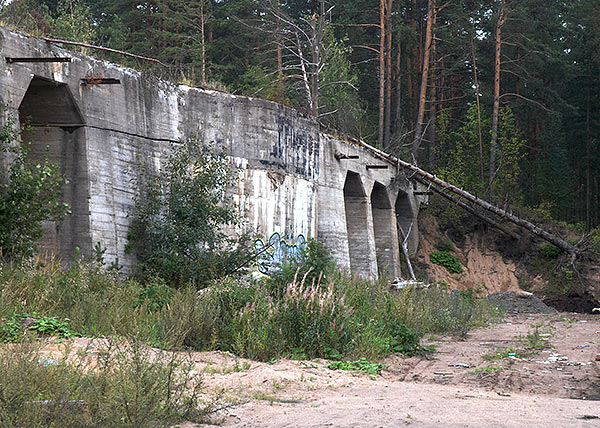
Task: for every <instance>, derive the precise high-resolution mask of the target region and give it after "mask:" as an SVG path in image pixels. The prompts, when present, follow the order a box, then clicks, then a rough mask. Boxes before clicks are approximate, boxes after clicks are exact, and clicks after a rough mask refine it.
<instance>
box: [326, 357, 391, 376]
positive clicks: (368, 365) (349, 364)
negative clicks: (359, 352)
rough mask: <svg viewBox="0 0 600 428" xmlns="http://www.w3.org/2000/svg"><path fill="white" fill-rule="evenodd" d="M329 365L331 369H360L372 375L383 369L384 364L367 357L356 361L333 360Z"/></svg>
mask: <svg viewBox="0 0 600 428" xmlns="http://www.w3.org/2000/svg"><path fill="white" fill-rule="evenodd" d="M327 367H328V368H329V369H331V370H349V371H358V372H363V373H366V374H370V375H378V374H380V373H381V371H382V370H383V364H381V363H373V362H371V361H369V360H367V359H366V358H360V359H359V360H356V361H332V362H331V363H329V364H328V365H327Z"/></svg>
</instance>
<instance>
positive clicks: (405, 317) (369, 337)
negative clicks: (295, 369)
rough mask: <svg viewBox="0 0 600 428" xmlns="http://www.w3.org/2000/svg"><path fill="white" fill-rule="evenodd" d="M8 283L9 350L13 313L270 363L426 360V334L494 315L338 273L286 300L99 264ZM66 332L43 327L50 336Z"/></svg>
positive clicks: (455, 330)
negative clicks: (134, 276) (142, 278)
mask: <svg viewBox="0 0 600 428" xmlns="http://www.w3.org/2000/svg"><path fill="white" fill-rule="evenodd" d="M0 284H1V286H2V294H1V295H0V318H3V319H5V320H6V322H5V323H3V324H2V326H1V327H0V337H2V340H3V341H11V342H14V341H20V340H21V339H22V338H23V335H24V334H25V333H26V331H24V329H23V328H22V323H21V320H20V319H19V320H17V319H13V314H23V313H29V314H32V313H34V312H36V313H43V314H48V316H47V317H45V318H46V319H49V318H53V319H54V320H64V319H67V318H68V319H69V320H70V321H69V324H68V326H64V325H63V326H62V327H66V328H68V330H69V331H72V332H78V333H81V334H82V335H87V336H110V335H120V336H129V335H131V334H133V333H135V335H136V337H138V338H140V339H143V340H144V341H146V342H147V343H150V344H152V345H154V346H158V347H161V348H166V349H181V348H189V349H197V350H209V349H218V350H223V351H230V352H235V353H237V354H238V355H240V356H243V357H250V358H255V359H261V360H266V361H269V360H271V359H273V358H280V357H284V356H290V355H292V356H295V357H297V358H313V357H326V358H331V359H338V360H342V359H343V358H360V357H365V358H368V359H370V360H376V359H378V358H382V357H385V356H386V355H389V354H390V353H394V352H401V353H404V354H407V355H415V354H422V353H426V352H428V350H427V349H424V348H423V347H422V346H421V345H420V343H419V342H420V338H421V335H422V334H423V333H452V334H458V335H464V334H465V333H466V331H468V329H469V328H471V327H473V326H478V325H481V324H482V323H484V322H486V321H487V320H488V319H489V318H490V317H492V316H495V312H494V311H493V309H492V307H491V306H489V305H486V304H485V302H482V301H481V300H479V299H476V298H475V297H474V296H471V297H468V296H466V295H465V296H462V295H453V294H449V293H447V292H446V291H444V290H441V289H437V288H432V289H429V290H412V289H405V290H401V291H400V292H398V293H390V292H389V291H388V290H387V283H386V281H379V282H372V281H367V280H361V279H357V278H355V277H352V276H349V275H346V274H343V273H339V272H338V273H336V274H335V275H333V276H332V277H331V278H330V279H329V282H328V283H327V284H323V283H319V282H315V283H314V284H312V283H310V284H309V283H308V282H306V281H305V282H302V279H298V278H297V279H296V281H292V282H291V283H290V284H288V286H287V287H286V288H285V289H284V290H283V291H282V292H278V291H275V290H271V289H270V288H269V287H267V286H265V284H264V283H262V282H253V283H243V282H240V281H239V280H238V281H235V280H233V279H231V278H225V279H220V280H217V281H213V282H211V285H210V287H207V288H205V289H202V290H200V291H198V290H197V288H196V287H194V286H188V287H185V288H180V289H177V290H175V289H169V288H166V287H165V284H164V282H162V281H161V280H153V281H152V282H150V283H148V284H147V285H146V286H144V285H141V284H140V283H138V282H136V281H132V280H127V281H120V280H119V279H118V277H117V275H116V274H115V272H107V271H106V270H104V269H102V267H101V266H99V265H98V264H95V263H93V262H79V263H75V264H73V265H72V266H71V267H69V268H68V269H61V268H60V266H59V265H58V264H56V263H49V264H44V265H32V266H21V267H5V268H3V269H2V270H0ZM47 325H48V326H47ZM46 326H47V327H46ZM62 327H61V326H60V325H59V326H57V322H55V321H49V322H46V321H45V322H44V327H43V329H44V330H46V331H50V329H54V331H56V330H57V329H58V330H61V328H62ZM48 334H55V333H48Z"/></svg>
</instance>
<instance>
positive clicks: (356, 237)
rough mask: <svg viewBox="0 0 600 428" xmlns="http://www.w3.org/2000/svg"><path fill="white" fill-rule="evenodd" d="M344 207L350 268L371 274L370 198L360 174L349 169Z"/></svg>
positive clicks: (364, 273) (345, 184) (362, 273)
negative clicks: (368, 217) (368, 219)
mask: <svg viewBox="0 0 600 428" xmlns="http://www.w3.org/2000/svg"><path fill="white" fill-rule="evenodd" d="M344 207H345V211H346V230H347V232H348V250H349V255H350V270H351V271H352V272H353V273H357V274H361V275H369V274H370V270H371V266H370V260H369V251H368V248H369V232H368V221H367V216H368V199H367V194H366V192H365V189H364V187H363V184H362V182H361V179H360V175H359V174H358V173H356V172H352V171H348V173H347V175H346V181H345V182H344Z"/></svg>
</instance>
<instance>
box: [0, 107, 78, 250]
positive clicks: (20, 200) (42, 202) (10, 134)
mask: <svg viewBox="0 0 600 428" xmlns="http://www.w3.org/2000/svg"><path fill="white" fill-rule="evenodd" d="M3 111H4V109H0V113H2V112H3ZM29 153H30V147H29V145H28V144H26V143H23V142H22V141H21V140H20V139H19V135H18V132H17V130H16V129H15V124H14V120H13V119H12V118H11V117H8V119H7V120H6V121H5V124H4V126H2V128H1V129H0V155H8V157H9V159H10V166H9V168H8V173H7V175H6V177H0V257H4V259H6V260H12V261H16V260H19V259H21V258H23V257H30V256H32V255H33V253H34V251H35V249H36V246H35V242H36V241H38V240H39V239H40V238H41V237H42V235H43V229H42V222H43V221H58V220H61V219H62V218H63V217H64V216H65V215H67V214H68V213H70V211H69V205H68V204H66V203H63V202H61V198H62V190H61V186H62V185H63V184H65V183H66V179H65V178H64V177H63V176H62V175H61V174H60V170H59V168H58V166H56V165H55V164H53V163H52V162H50V161H49V160H48V159H44V160H43V161H33V160H31V159H30V157H29Z"/></svg>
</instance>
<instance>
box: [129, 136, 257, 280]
mask: <svg viewBox="0 0 600 428" xmlns="http://www.w3.org/2000/svg"><path fill="white" fill-rule="evenodd" d="M235 179H236V177H235V174H234V171H233V170H232V169H231V166H230V163H229V160H228V159H227V156H226V154H225V152H224V151H216V150H215V149H214V148H213V147H211V146H208V145H204V144H202V143H200V142H199V141H197V140H194V139H190V140H187V141H185V142H183V143H181V144H179V145H177V146H176V147H174V151H173V154H172V155H171V156H170V158H169V159H168V160H167V162H166V165H165V167H164V169H163V170H162V171H154V170H153V168H152V167H151V166H150V165H142V172H141V175H140V178H139V180H138V182H137V191H136V195H135V199H134V202H135V207H134V210H133V213H132V222H131V226H130V230H129V235H128V237H129V243H128V248H127V249H128V251H131V252H133V253H134V254H135V255H136V257H137V259H138V263H139V264H138V268H139V270H140V274H141V275H142V277H145V278H148V277H154V276H158V277H160V278H162V279H163V280H164V281H165V282H166V283H167V284H168V285H170V286H173V287H183V286H184V285H185V284H187V283H189V282H192V283H194V284H195V285H196V286H197V287H200V288H201V287H204V286H206V284H207V283H208V282H209V281H210V280H211V279H214V278H219V277H221V276H223V275H226V274H228V273H231V272H233V271H234V270H236V268H238V267H239V266H242V265H243V264H244V263H245V262H247V260H248V259H249V247H248V242H249V240H248V239H247V237H246V236H242V237H241V238H239V239H233V238H230V237H229V236H228V234H227V232H226V230H225V229H224V228H225V226H228V227H230V228H233V227H234V226H236V225H238V224H239V222H240V218H239V216H238V214H237V211H236V209H235V207H234V206H233V205H232V204H230V203H229V198H228V197H227V193H226V192H227V189H228V188H230V187H231V186H233V185H234V183H235Z"/></svg>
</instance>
